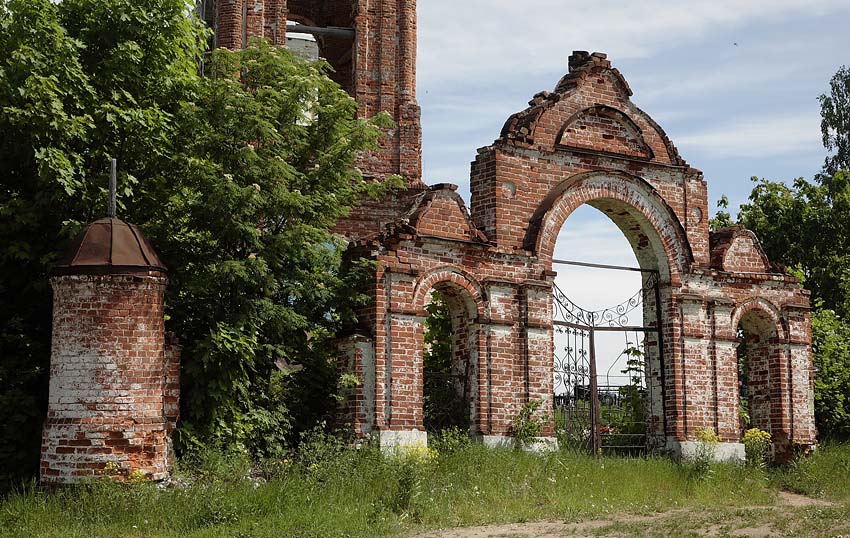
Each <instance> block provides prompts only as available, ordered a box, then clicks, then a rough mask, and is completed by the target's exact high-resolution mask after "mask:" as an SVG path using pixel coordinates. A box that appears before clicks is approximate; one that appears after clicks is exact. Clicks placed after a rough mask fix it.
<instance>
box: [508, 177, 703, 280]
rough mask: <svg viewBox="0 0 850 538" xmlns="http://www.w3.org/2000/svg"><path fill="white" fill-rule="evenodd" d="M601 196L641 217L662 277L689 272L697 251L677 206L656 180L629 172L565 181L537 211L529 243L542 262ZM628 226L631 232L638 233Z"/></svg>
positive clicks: (644, 232) (572, 178) (626, 231)
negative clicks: (573, 217) (573, 218)
mask: <svg viewBox="0 0 850 538" xmlns="http://www.w3.org/2000/svg"><path fill="white" fill-rule="evenodd" d="M595 201H600V202H601V201H613V202H614V203H615V204H616V205H618V206H620V207H622V208H623V211H624V212H627V213H629V215H630V217H631V218H632V219H633V220H634V221H636V223H637V224H638V225H639V226H640V228H641V229H640V233H641V234H643V235H645V236H646V237H647V238H648V239H649V241H650V244H651V246H652V248H653V251H654V254H655V258H656V259H657V267H653V268H654V269H658V270H659V271H660V272H661V276H662V278H670V279H671V280H672V279H674V278H675V279H676V280H678V276H679V275H681V274H683V273H686V272H688V270H689V269H690V266H691V264H692V263H693V253H692V251H691V246H690V243H689V242H688V238H687V235H686V233H685V230H684V227H683V226H682V223H681V222H680V221H679V219H678V217H676V214H675V212H674V211H673V209H672V208H670V206H669V205H667V203H666V202H665V201H664V199H663V198H661V196H660V195H659V194H658V192H657V191H656V190H655V189H654V188H653V187H652V185H650V184H649V183H648V182H646V181H645V180H644V179H642V178H639V177H636V176H632V175H629V174H626V173H624V172H587V173H583V174H577V175H575V176H572V177H570V178H569V179H566V180H565V181H562V182H561V183H559V184H558V185H557V186H555V187H554V188H553V189H552V190H551V191H550V192H549V194H548V195H547V196H546V198H545V199H544V200H543V202H542V203H541V204H540V205H539V206H538V208H537V210H536V211H535V213H534V215H533V216H532V218H531V221H530V222H529V226H528V231H527V233H526V237H525V241H524V247H525V248H526V249H527V250H531V251H533V252H535V253H536V254H537V256H538V258H540V260H541V261H542V262H544V263H549V262H551V260H552V258H553V255H554V250H555V243H556V241H557V239H558V233H559V232H560V230H561V227H562V226H563V225H564V222H565V221H566V220H567V218H568V217H569V216H570V214H571V213H572V212H573V211H574V210H575V209H577V208H578V207H579V206H581V205H583V204H591V205H593V203H594V202H595ZM607 205H610V204H607ZM612 220H614V221H615V223H617V221H616V219H614V218H612ZM617 224H618V225H620V223H617ZM623 232H624V234H625V235H626V236H627V237H629V234H630V233H632V231H631V230H623ZM630 240H631V239H630ZM633 247H634V245H633ZM639 259H640V258H639Z"/></svg>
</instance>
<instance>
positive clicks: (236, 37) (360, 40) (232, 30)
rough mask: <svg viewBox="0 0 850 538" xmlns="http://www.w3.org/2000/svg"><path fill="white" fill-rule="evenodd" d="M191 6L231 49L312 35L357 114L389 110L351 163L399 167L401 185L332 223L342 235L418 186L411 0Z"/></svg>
mask: <svg viewBox="0 0 850 538" xmlns="http://www.w3.org/2000/svg"><path fill="white" fill-rule="evenodd" d="M198 10H199V14H200V16H201V17H203V18H204V20H206V21H207V23H208V24H209V25H210V27H211V28H213V30H214V46H215V47H225V48H229V49H239V48H242V47H245V46H246V44H247V43H248V41H249V40H250V39H251V38H252V37H264V38H266V39H268V40H269V41H271V42H272V43H274V44H275V45H279V46H285V45H286V44H287V32H289V34H290V35H301V36H304V35H307V36H312V38H313V39H315V40H316V44H317V45H318V53H319V56H320V57H321V58H324V59H325V60H326V61H327V62H328V63H330V65H331V67H333V70H334V72H333V74H332V78H333V79H334V80H335V81H336V82H337V83H338V84H339V85H340V86H342V87H343V88H344V89H345V90H346V91H348V92H349V93H350V94H351V96H352V97H354V99H355V100H356V101H357V104H358V105H359V110H358V116H359V117H361V118H370V117H373V116H375V115H376V114H378V113H380V112H387V113H389V114H390V116H392V118H393V121H394V122H395V124H396V127H395V128H394V129H391V130H389V131H387V133H386V135H385V136H384V137H383V139H382V140H381V148H380V150H378V151H375V152H371V153H368V154H364V155H362V156H361V157H360V159H359V161H358V167H359V168H360V170H361V171H362V173H363V174H364V175H365V176H366V177H371V178H375V179H381V178H384V177H386V176H388V175H392V174H397V175H400V176H402V177H403V178H404V179H405V181H406V183H407V185H408V188H409V191H408V192H406V193H403V194H402V195H400V196H398V197H396V198H398V199H395V198H394V199H393V200H385V201H382V202H381V203H379V204H375V203H368V202H367V203H366V204H364V206H363V207H361V208H360V210H357V211H355V212H354V214H353V215H352V216H351V218H350V219H349V220H348V221H347V222H345V223H342V224H341V225H340V227H339V231H341V232H342V233H344V234H346V235H348V236H349V237H359V236H363V235H367V234H369V233H371V232H374V231H377V230H378V229H380V228H381V227H382V226H383V224H385V223H388V222H391V221H393V220H394V219H395V217H396V216H397V214H398V211H401V210H402V208H404V207H406V206H407V205H408V202H409V200H410V195H412V194H414V193H417V194H418V193H419V192H422V191H423V190H424V188H425V186H424V185H423V184H422V180H421V177H422V128H421V125H420V108H419V105H418V104H417V102H416V0H201V1H200V2H199V5H198ZM296 28H297V32H296V31H295V30H296Z"/></svg>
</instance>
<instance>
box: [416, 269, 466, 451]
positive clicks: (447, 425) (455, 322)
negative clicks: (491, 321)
mask: <svg viewBox="0 0 850 538" xmlns="http://www.w3.org/2000/svg"><path fill="white" fill-rule="evenodd" d="M425 310H426V312H427V314H428V315H427V318H426V320H425V332H424V346H423V349H424V352H423V398H422V409H423V423H424V426H425V430H426V431H427V432H428V433H437V434H439V432H442V431H444V430H449V429H456V430H460V431H466V432H469V433H470V434H474V433H476V412H477V408H478V327H477V320H476V317H477V316H476V312H477V309H476V306H475V302H474V300H473V298H472V296H471V295H470V294H469V292H468V291H467V290H465V289H463V288H461V287H460V286H457V285H454V284H452V283H448V282H440V283H437V284H435V285H434V287H433V288H432V290H431V292H430V296H429V299H428V304H427V305H426V307H425Z"/></svg>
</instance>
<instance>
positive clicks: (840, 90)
mask: <svg viewBox="0 0 850 538" xmlns="http://www.w3.org/2000/svg"><path fill="white" fill-rule="evenodd" d="M829 85H830V93H829V94H828V95H827V94H823V95H821V96H820V98H819V99H820V104H821V134H822V135H823V145H824V147H825V148H826V149H828V150H830V151H833V152H834V153H833V155H831V156H829V157H827V158H826V163H825V164H824V172H825V173H826V174H827V175H834V174H835V173H836V172H838V171H839V170H850V69H848V68H847V67H846V66H843V67H841V68H840V69H839V70H838V72H837V73H835V75H834V76H833V77H832V80H830V82H829Z"/></svg>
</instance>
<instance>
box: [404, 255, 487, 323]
mask: <svg viewBox="0 0 850 538" xmlns="http://www.w3.org/2000/svg"><path fill="white" fill-rule="evenodd" d="M441 284H443V285H449V286H453V287H455V288H460V289H462V290H464V291H466V292H467V293H468V295H469V298H470V299H471V300H472V303H473V304H474V308H472V307H471V308H470V312H469V314H470V315H473V314H474V315H477V316H478V317H484V313H485V305H484V303H485V300H486V299H485V294H484V289H483V288H482V287H481V284H479V283H478V281H476V280H475V279H474V278H473V277H472V276H471V275H469V274H468V273H467V272H465V271H464V270H462V269H461V268H459V267H456V266H453V265H446V266H442V267H438V268H436V269H432V270H431V271H428V272H427V273H425V274H423V275H422V276H420V277H419V279H418V280H417V281H416V285H415V287H414V290H413V308H414V310H415V311H416V312H417V313H418V314H419V315H422V316H425V315H427V311H426V310H425V307H426V306H427V305H428V298H429V295H430V293H431V291H432V290H433V289H434V288H435V287H439V286H440V285H441Z"/></svg>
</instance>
